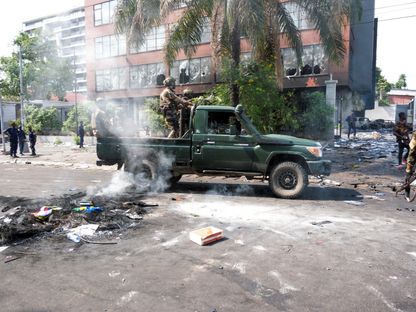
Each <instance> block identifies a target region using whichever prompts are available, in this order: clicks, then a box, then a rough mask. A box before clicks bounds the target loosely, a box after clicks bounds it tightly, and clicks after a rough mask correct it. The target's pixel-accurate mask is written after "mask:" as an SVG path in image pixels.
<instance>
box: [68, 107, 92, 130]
mask: <svg viewBox="0 0 416 312" xmlns="http://www.w3.org/2000/svg"><path fill="white" fill-rule="evenodd" d="M77 115H78V125H79V123H80V122H81V121H82V122H83V124H84V130H85V132H86V133H88V132H91V131H92V128H91V115H92V105H91V104H89V103H83V104H78V105H77V108H75V106H74V107H72V108H71V110H70V111H69V112H68V116H67V119H66V120H65V121H64V124H63V127H62V130H63V131H64V132H73V133H77V131H78V129H77Z"/></svg>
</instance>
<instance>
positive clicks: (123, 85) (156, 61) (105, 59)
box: [85, 0, 376, 118]
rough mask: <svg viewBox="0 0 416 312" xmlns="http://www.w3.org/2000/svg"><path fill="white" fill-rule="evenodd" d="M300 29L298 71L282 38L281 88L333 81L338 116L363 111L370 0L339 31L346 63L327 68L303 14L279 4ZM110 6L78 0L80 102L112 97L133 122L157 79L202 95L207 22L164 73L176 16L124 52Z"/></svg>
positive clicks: (208, 77)
mask: <svg viewBox="0 0 416 312" xmlns="http://www.w3.org/2000/svg"><path fill="white" fill-rule="evenodd" d="M282 2H285V5H286V6H287V8H288V11H289V12H291V14H292V16H293V19H294V21H295V23H296V24H297V26H298V28H299V29H300V30H301V35H302V41H303V45H304V49H303V53H304V54H303V57H302V61H303V62H302V63H303V66H302V67H301V68H299V67H298V65H297V61H296V57H295V53H294V50H293V49H291V48H290V47H289V45H288V43H287V42H286V41H285V40H282V42H281V47H282V56H283V63H284V71H285V75H286V77H285V78H284V87H285V88H295V89H311V90H318V89H322V90H325V87H326V81H328V80H333V81H335V80H336V83H337V89H336V91H337V98H336V102H337V104H338V106H337V107H338V110H339V116H342V111H344V114H345V113H346V112H347V111H348V110H349V111H351V110H352V109H354V110H363V109H364V108H371V107H372V106H373V105H374V86H375V51H376V41H375V38H376V20H374V0H363V18H362V20H361V21H360V22H358V23H356V24H353V25H346V26H345V30H344V40H345V43H346V57H345V60H344V62H343V63H342V64H332V63H331V62H328V58H327V57H326V55H325V52H324V49H323V47H322V44H321V41H320V37H319V34H318V32H317V31H316V30H315V29H314V26H313V24H312V23H310V22H309V21H308V19H307V16H306V15H305V13H304V12H303V11H302V10H301V9H300V8H299V7H297V6H296V5H295V4H294V3H293V2H291V1H286V0H284V1H282ZM115 6H116V0H110V1H104V0H85V23H86V41H87V47H88V49H87V88H88V98H89V99H91V100H93V99H95V98H97V97H103V98H107V99H112V100H113V102H116V103H119V104H120V105H122V106H123V107H125V111H126V112H128V113H129V114H131V116H134V117H135V118H136V116H137V114H138V111H139V110H140V108H141V104H142V103H143V100H144V98H146V97H151V96H158V95H159V94H160V92H161V91H162V90H161V88H162V81H163V79H164V77H167V76H173V77H174V78H176V81H177V86H178V88H177V92H178V93H181V92H182V91H183V89H184V88H185V87H188V86H190V85H191V88H192V89H193V91H194V93H202V92H204V91H205V90H207V89H208V88H210V87H212V86H213V84H214V83H215V77H214V74H213V70H212V65H211V47H210V41H211V38H210V37H211V29H210V25H209V22H208V21H207V23H206V26H205V30H204V33H203V35H202V40H201V43H200V44H199V45H198V47H197V49H196V52H195V54H194V55H193V57H192V58H191V59H188V58H187V57H186V56H185V55H184V54H183V53H179V54H178V57H177V60H176V61H175V62H174V63H173V64H172V66H170V67H168V66H167V65H166V64H165V63H164V61H163V51H162V49H163V46H164V44H165V42H166V40H167V37H168V35H169V29H170V28H171V27H172V25H173V24H174V23H175V21H177V19H178V17H179V15H180V14H181V10H182V9H179V10H176V11H174V12H172V14H171V15H170V16H169V17H168V18H167V19H166V21H165V23H164V24H163V25H161V26H159V27H157V28H154V29H152V31H150V32H149V33H148V34H147V35H146V40H145V44H144V45H142V46H141V47H129V46H128V45H127V43H126V38H125V36H123V35H117V34H116V31H115V27H114V24H113V12H114V9H115ZM241 52H242V57H243V58H245V57H250V45H249V43H248V42H247V40H245V39H244V38H243V39H242V42H241Z"/></svg>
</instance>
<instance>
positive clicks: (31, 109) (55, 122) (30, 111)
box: [25, 105, 62, 134]
mask: <svg viewBox="0 0 416 312" xmlns="http://www.w3.org/2000/svg"><path fill="white" fill-rule="evenodd" d="M25 127H26V129H28V128H29V127H32V129H33V130H35V131H36V132H38V133H41V134H42V133H45V134H50V133H58V132H60V130H61V128H62V123H61V122H60V120H59V118H58V111H57V109H56V108H54V107H48V108H46V107H38V106H36V105H27V106H26V107H25Z"/></svg>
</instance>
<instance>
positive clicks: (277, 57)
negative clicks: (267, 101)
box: [274, 33, 283, 91]
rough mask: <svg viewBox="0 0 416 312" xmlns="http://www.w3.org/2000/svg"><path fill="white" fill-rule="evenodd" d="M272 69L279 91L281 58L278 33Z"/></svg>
mask: <svg viewBox="0 0 416 312" xmlns="http://www.w3.org/2000/svg"><path fill="white" fill-rule="evenodd" d="M274 40H275V48H274V51H275V54H274V70H275V74H276V83H277V87H278V88H279V90H280V91H283V58H282V50H280V33H278V34H277V35H276V36H275V38H274Z"/></svg>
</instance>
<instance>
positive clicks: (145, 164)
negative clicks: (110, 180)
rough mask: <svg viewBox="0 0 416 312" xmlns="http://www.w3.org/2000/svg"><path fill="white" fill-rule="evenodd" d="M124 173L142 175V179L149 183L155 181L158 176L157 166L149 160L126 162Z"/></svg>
mask: <svg viewBox="0 0 416 312" xmlns="http://www.w3.org/2000/svg"><path fill="white" fill-rule="evenodd" d="M124 171H127V172H130V173H132V174H134V175H135V176H137V175H140V178H143V179H145V180H148V181H155V180H156V179H157V176H158V171H157V166H156V164H155V163H154V162H152V161H149V160H147V159H145V160H138V161H126V163H125V164H124Z"/></svg>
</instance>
